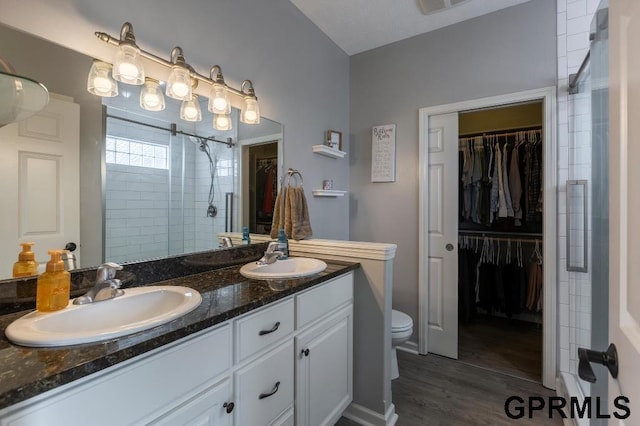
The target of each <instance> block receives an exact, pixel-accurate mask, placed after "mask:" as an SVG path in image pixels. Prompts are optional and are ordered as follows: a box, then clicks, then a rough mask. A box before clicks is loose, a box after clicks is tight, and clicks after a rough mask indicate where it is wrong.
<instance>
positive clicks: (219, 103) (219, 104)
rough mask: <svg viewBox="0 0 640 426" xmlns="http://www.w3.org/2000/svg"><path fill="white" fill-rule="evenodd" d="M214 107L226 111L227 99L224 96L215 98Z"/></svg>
mask: <svg viewBox="0 0 640 426" xmlns="http://www.w3.org/2000/svg"><path fill="white" fill-rule="evenodd" d="M213 107H214V108H215V109H217V110H218V111H224V110H226V109H227V100H226V99H223V98H215V99H214V100H213Z"/></svg>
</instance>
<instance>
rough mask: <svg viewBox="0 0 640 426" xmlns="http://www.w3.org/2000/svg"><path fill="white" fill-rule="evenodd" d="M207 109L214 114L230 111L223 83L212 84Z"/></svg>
mask: <svg viewBox="0 0 640 426" xmlns="http://www.w3.org/2000/svg"><path fill="white" fill-rule="evenodd" d="M209 111H211V112H212V113H214V114H229V113H230V112H231V104H230V103H229V99H228V97H227V88H226V86H225V85H224V84H220V83H214V84H213V87H212V88H211V95H210V96H209Z"/></svg>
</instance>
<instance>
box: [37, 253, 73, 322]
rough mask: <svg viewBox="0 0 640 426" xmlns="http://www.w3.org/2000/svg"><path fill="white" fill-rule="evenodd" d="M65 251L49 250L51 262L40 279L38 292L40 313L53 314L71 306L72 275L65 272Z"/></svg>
mask: <svg viewBox="0 0 640 426" xmlns="http://www.w3.org/2000/svg"><path fill="white" fill-rule="evenodd" d="M64 252H65V251H64V250H49V255H50V256H51V260H49V261H48V262H47V269H46V270H45V272H44V273H42V274H40V276H39V277H38V284H37V290H36V309H37V310H38V311H40V312H53V311H58V310H60V309H64V308H66V307H67V305H68V304H69V293H70V290H71V274H70V273H69V272H68V271H66V270H65V268H64V262H63V261H62V253H64Z"/></svg>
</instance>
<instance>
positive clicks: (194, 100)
mask: <svg viewBox="0 0 640 426" xmlns="http://www.w3.org/2000/svg"><path fill="white" fill-rule="evenodd" d="M180 118H181V119H183V120H184V121H200V120H202V110H201V109H200V102H198V95H195V94H194V95H191V99H189V100H188V101H182V105H181V106H180Z"/></svg>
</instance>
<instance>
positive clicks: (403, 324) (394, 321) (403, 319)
mask: <svg viewBox="0 0 640 426" xmlns="http://www.w3.org/2000/svg"><path fill="white" fill-rule="evenodd" d="M412 328H413V320H412V319H411V317H410V316H409V315H407V314H405V313H404V312H400V311H396V310H395V309H393V310H392V311H391V332H392V333H402V332H405V331H409V330H411V329H412Z"/></svg>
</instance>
